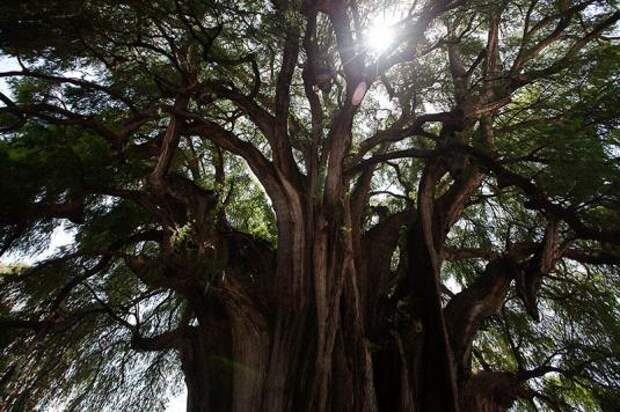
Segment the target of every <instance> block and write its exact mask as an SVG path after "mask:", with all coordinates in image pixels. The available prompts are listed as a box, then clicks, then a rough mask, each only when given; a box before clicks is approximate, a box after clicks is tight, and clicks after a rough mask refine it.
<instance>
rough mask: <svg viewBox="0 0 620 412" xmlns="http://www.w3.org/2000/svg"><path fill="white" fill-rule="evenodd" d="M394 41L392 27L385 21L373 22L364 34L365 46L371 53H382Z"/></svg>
mask: <svg viewBox="0 0 620 412" xmlns="http://www.w3.org/2000/svg"><path fill="white" fill-rule="evenodd" d="M393 41H394V29H393V28H392V27H391V26H390V24H388V23H387V22H385V21H383V22H375V23H374V24H373V25H372V26H370V28H369V29H368V30H367V32H366V35H365V43H366V47H368V49H369V50H370V51H372V52H373V53H377V54H378V53H382V52H384V51H386V50H387V48H388V47H389V46H390V45H391V44H392V42H393Z"/></svg>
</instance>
